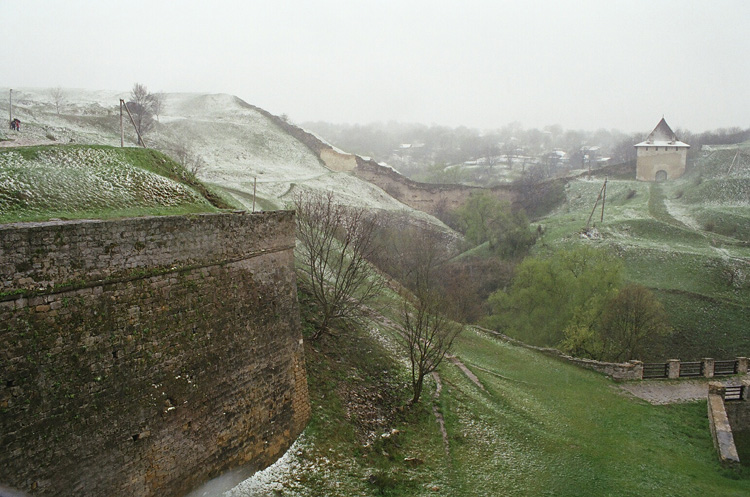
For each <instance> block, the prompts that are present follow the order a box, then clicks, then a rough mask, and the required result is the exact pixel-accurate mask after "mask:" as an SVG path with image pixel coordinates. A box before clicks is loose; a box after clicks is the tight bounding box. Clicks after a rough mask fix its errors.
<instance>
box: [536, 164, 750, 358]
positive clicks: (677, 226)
mask: <svg viewBox="0 0 750 497" xmlns="http://www.w3.org/2000/svg"><path fill="white" fill-rule="evenodd" d="M738 157H741V154H739V153H737V152H736V150H723V151H718V152H710V153H706V154H703V155H702V156H701V157H699V159H698V160H697V161H696V163H695V164H694V165H693V166H692V168H691V169H690V170H689V171H688V173H687V174H686V175H685V176H684V177H682V178H680V179H678V180H675V181H670V182H664V183H643V182H636V181H634V180H633V181H630V180H623V179H614V180H609V181H608V182H607V197H606V199H607V202H606V205H605V209H604V219H603V221H602V220H601V203H600V204H599V206H598V207H597V209H596V211H595V212H594V214H593V216H592V225H594V226H595V228H596V229H597V230H598V233H599V235H600V236H599V237H598V238H593V239H587V238H582V237H581V236H580V234H579V233H580V232H581V231H582V230H583V229H584V228H585V226H586V223H587V220H588V219H589V216H591V213H592V209H593V207H594V203H595V201H596V198H597V195H598V193H599V191H600V189H601V187H602V184H603V181H604V179H603V178H601V177H597V178H595V179H593V180H586V179H577V180H573V181H571V182H570V183H569V184H568V186H567V187H566V200H565V202H564V203H563V204H562V205H561V206H560V207H559V208H558V209H557V210H556V211H555V212H554V213H552V214H551V215H550V216H548V217H546V218H544V219H542V220H540V221H539V222H540V223H542V224H543V225H544V226H545V235H544V237H543V239H542V240H541V241H540V242H539V243H538V244H537V246H536V247H535V249H534V250H535V253H536V254H539V255H543V254H545V253H547V254H548V253H551V252H552V251H553V250H554V249H559V248H570V247H571V246H575V245H579V244H588V245H593V246H597V247H602V248H606V249H608V250H611V251H613V252H614V253H615V254H617V255H618V256H619V257H621V258H622V259H623V261H624V262H625V272H626V279H627V280H628V281H630V282H634V283H640V284H642V285H645V286H647V287H649V288H651V289H652V290H654V291H656V293H657V295H658V297H659V298H660V300H661V301H662V303H663V304H665V307H666V310H667V313H668V314H669V316H670V320H671V323H672V325H673V327H674V328H675V333H674V335H673V336H672V337H669V338H668V339H666V340H665V341H664V343H662V344H661V346H659V347H657V348H655V349H652V350H651V351H650V356H649V357H646V358H645V359H647V360H661V359H666V358H671V357H680V358H682V359H696V358H700V357H726V358H731V357H735V356H740V355H747V354H748V353H750V330H749V329H748V328H747V326H748V322H750V243H748V235H750V166H748V163H750V161H747V162H741V161H740V160H739V158H738ZM732 160H734V166H733V167H732V168H731V171H730V166H731V163H730V162H731V161H732ZM666 356H668V357H666Z"/></svg>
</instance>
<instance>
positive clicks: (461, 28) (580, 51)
mask: <svg viewBox="0 0 750 497" xmlns="http://www.w3.org/2000/svg"><path fill="white" fill-rule="evenodd" d="M748 19H750V4H747V3H745V2H741V1H736V0H726V1H719V2H712V3H710V4H709V3H708V2H690V1H676V0H663V1H644V0H636V1H633V2H627V3H626V4H620V3H617V4H614V3H610V2H607V3H604V2H595V1H593V0H581V1H577V2H568V1H561V2H551V1H532V2H523V3H515V2H503V1H488V0H484V1H477V0H474V1H471V0H469V1H467V2H463V3H461V4H460V7H457V6H455V4H453V3H448V2H440V1H433V2H426V1H421V0H420V1H406V2H403V1H402V2H392V1H383V2H377V3H375V4H372V5H371V4H366V5H359V4H358V3H357V2H343V1H335V0H324V1H320V2H314V3H305V2H299V1H287V2H277V3H274V4H266V3H260V2H239V1H229V0H217V1H216V2H213V3H211V4H210V5H209V4H207V3H205V2H196V1H194V0H190V1H185V2H180V3H179V4H176V3H167V2H145V1H143V0H135V1H132V2H129V3H128V4H127V5H122V4H119V3H116V2H94V1H87V0H71V1H68V2H65V3H64V4H58V3H57V2H53V1H43V0H30V1H25V2H3V4H2V5H0V27H1V28H2V31H3V33H4V34H5V40H6V45H5V49H4V50H3V51H2V52H0V86H4V87H9V88H23V87H37V88H47V87H58V86H59V87H63V88H85V89H90V90H116V91H128V90H129V89H130V87H131V86H132V85H133V83H135V82H140V83H143V84H145V85H147V86H148V88H149V89H150V90H151V91H166V92H196V93H230V94H234V95H236V96H238V97H240V98H242V99H243V100H245V101H247V102H249V103H251V104H253V105H257V106H259V107H262V108H264V109H266V110H268V111H269V112H272V113H274V114H287V115H288V116H289V117H290V118H291V119H292V120H293V121H295V122H305V121H325V122H331V123H337V124H344V123H348V124H356V123H359V124H367V123H371V122H389V121H395V122H401V123H422V124H425V125H445V126H451V127H456V126H466V127H469V128H476V129H483V130H489V129H496V128H501V127H503V126H505V125H507V124H508V123H520V125H521V126H522V127H524V128H543V127H545V126H548V125H560V126H562V127H563V128H566V129H585V130H596V129H599V128H605V129H618V130H621V131H624V132H648V131H650V130H651V129H653V127H654V126H655V125H656V123H657V122H658V121H659V119H661V117H662V116H664V117H666V119H667V121H668V122H669V124H670V125H671V126H672V127H673V129H677V128H683V129H689V130H691V131H694V132H701V131H705V130H712V129H717V128H727V127H742V128H746V127H750V99H748V98H746V97H744V96H743V95H746V93H747V88H748V87H750V70H749V69H748V68H747V67H746V65H744V64H742V63H741V60H742V59H741V56H742V55H743V54H746V53H748V49H750V37H748V36H746V35H745V34H744V31H745V26H744V24H745V23H746V21H747V20H748Z"/></svg>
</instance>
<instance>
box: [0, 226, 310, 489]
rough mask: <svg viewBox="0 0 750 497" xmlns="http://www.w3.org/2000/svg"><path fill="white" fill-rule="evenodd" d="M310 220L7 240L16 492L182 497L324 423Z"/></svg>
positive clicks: (6, 398)
mask: <svg viewBox="0 0 750 497" xmlns="http://www.w3.org/2000/svg"><path fill="white" fill-rule="evenodd" d="M293 247H294V214H293V213H292V212H271V213H259V214H252V215H251V214H247V213H230V214H211V215H199V216H186V217H157V218H138V219H124V220H115V221H76V222H50V223H30V224H16V225H4V226H0V261H2V262H0V285H2V286H1V287H0V288H1V289H2V290H0V342H1V343H2V344H3V346H2V347H0V447H2V450H1V451H0V484H5V485H8V486H11V487H15V488H18V489H20V490H24V491H27V492H30V493H31V494H32V495H38V496H70V495H76V496H104V495H112V496H115V495H128V496H131V495H132V496H180V495H184V494H185V493H187V492H188V491H190V490H191V489H192V488H194V487H195V486H197V485H198V484H200V483H202V482H203V481H205V480H207V479H210V478H212V477H215V476H218V475H219V474H221V473H222V472H224V471H226V470H228V469H231V468H236V467H246V468H249V469H260V468H263V467H265V466H267V465H268V464H270V463H272V462H273V461H274V460H275V459H276V458H278V457H279V456H280V455H281V454H283V452H284V451H285V450H286V448H287V447H289V445H291V443H292V442H293V441H294V439H295V438H296V437H297V435H298V434H299V433H300V432H301V431H302V430H303V428H304V426H305V425H306V423H307V420H308V418H309V415H310V407H309V403H308V397H307V381H306V374H305V365H304V354H303V352H304V351H303V345H302V337H301V333H300V329H299V310H298V307H297V299H296V280H295V273H294V255H293Z"/></svg>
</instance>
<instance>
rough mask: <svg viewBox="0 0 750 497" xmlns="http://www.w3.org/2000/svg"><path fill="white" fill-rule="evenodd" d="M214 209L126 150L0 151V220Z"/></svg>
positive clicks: (83, 148) (51, 149) (60, 148)
mask: <svg viewBox="0 0 750 497" xmlns="http://www.w3.org/2000/svg"><path fill="white" fill-rule="evenodd" d="M137 153H138V152H136V154H137ZM135 160H136V161H137V162H142V158H141V157H136V159H135ZM157 160H158V159H157ZM162 161H163V162H164V163H167V161H166V160H165V159H162ZM161 165H162V164H156V165H154V169H159V168H160V167H159V166H161ZM215 210H216V209H215V208H214V207H213V206H211V204H210V203H209V202H208V201H207V200H206V199H205V198H204V197H203V196H201V195H200V194H199V193H198V192H196V191H195V190H194V189H193V188H192V187H190V186H189V185H187V184H184V183H182V182H180V181H176V180H174V179H170V178H167V177H165V176H163V175H161V174H158V173H156V172H153V171H151V170H148V169H145V168H143V167H141V166H140V165H136V164H134V156H133V154H132V153H131V152H129V151H127V150H123V149H108V148H89V147H41V148H19V149H0V222H16V221H32V220H44V219H49V218H52V217H67V218H80V217H115V216H123V215H139V214H141V215H142V214H165V213H174V214H178V213H185V212H205V211H215Z"/></svg>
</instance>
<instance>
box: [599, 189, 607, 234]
mask: <svg viewBox="0 0 750 497" xmlns="http://www.w3.org/2000/svg"><path fill="white" fill-rule="evenodd" d="M606 203H607V178H604V195H602V217H601V219H599V222H600V223H603V222H604V204H606Z"/></svg>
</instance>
